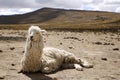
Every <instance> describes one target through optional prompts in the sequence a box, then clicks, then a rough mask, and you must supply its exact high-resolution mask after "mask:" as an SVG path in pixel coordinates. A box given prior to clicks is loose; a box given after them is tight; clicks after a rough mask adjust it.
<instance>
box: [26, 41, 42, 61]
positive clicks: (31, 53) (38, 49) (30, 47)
mask: <svg viewBox="0 0 120 80" xmlns="http://www.w3.org/2000/svg"><path fill="white" fill-rule="evenodd" d="M26 45H27V46H26V50H25V54H26V55H27V57H33V58H37V59H38V57H39V59H40V58H41V56H42V53H43V48H44V43H43V40H40V41H30V40H29V41H27V43H26Z"/></svg>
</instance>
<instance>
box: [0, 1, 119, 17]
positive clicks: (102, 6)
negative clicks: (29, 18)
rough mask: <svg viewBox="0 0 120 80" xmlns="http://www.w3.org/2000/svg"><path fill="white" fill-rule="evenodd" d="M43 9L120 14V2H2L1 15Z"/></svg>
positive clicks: (0, 5) (0, 4) (0, 6)
mask: <svg viewBox="0 0 120 80" xmlns="http://www.w3.org/2000/svg"><path fill="white" fill-rule="evenodd" d="M43 7H51V8H64V9H77V10H97V11H98V10H99V11H109V12H119V13H120V0H0V15H11V14H23V13H26V12H31V11H34V10H36V9H40V8H43Z"/></svg>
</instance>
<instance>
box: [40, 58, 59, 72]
mask: <svg viewBox="0 0 120 80" xmlns="http://www.w3.org/2000/svg"><path fill="white" fill-rule="evenodd" d="M55 63H56V62H55V60H49V61H48V62H47V64H46V66H44V67H43V70H42V72H43V73H51V72H54V71H55V70H56V69H57V67H56V66H55Z"/></svg>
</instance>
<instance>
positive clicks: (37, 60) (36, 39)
mask: <svg viewBox="0 0 120 80" xmlns="http://www.w3.org/2000/svg"><path fill="white" fill-rule="evenodd" d="M43 32H45V30H41V29H40V28H39V27H38V26H31V27H30V28H29V30H28V37H27V41H26V45H25V53H24V55H23V58H22V69H21V70H22V72H36V71H41V72H43V73H51V72H54V71H56V70H58V69H59V68H61V67H63V68H65V67H66V64H67V66H68V65H69V64H73V66H74V68H75V69H76V70H82V67H86V68H90V67H93V65H92V64H88V62H86V61H82V60H80V59H78V58H77V57H76V56H75V55H74V54H72V53H70V52H67V51H65V50H60V49H56V48H51V47H44V43H43V36H42V33H43Z"/></svg>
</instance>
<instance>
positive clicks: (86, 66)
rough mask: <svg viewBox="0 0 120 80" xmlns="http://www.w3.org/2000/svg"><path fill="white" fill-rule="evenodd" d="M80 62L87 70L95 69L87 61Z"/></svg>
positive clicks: (81, 60)
mask: <svg viewBox="0 0 120 80" xmlns="http://www.w3.org/2000/svg"><path fill="white" fill-rule="evenodd" d="M79 60H80V62H81V63H80V65H81V66H82V67H85V68H93V64H90V63H88V62H87V61H86V60H83V59H79Z"/></svg>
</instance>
